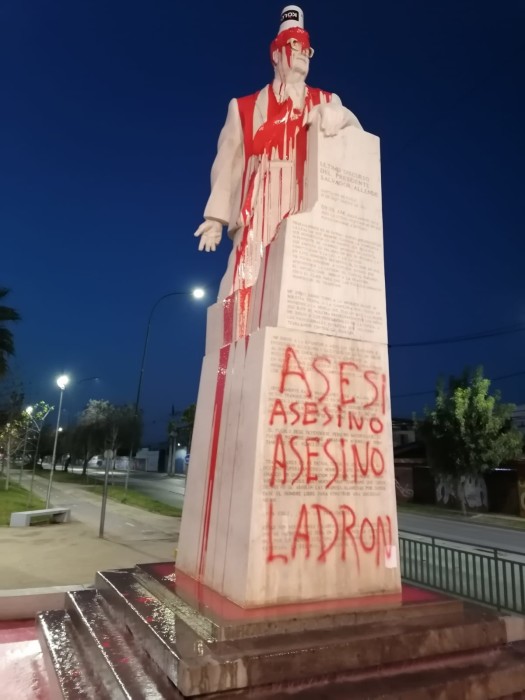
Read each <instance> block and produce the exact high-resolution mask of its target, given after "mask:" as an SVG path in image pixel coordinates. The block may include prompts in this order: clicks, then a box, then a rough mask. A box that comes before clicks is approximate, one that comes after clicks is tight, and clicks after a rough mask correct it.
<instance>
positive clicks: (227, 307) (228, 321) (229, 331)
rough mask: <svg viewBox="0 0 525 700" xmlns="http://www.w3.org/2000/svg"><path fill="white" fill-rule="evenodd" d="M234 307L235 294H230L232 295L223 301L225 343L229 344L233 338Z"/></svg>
mask: <svg viewBox="0 0 525 700" xmlns="http://www.w3.org/2000/svg"><path fill="white" fill-rule="evenodd" d="M233 308H234V303H233V294H230V296H229V297H226V299H225V300H224V301H223V302H222V311H223V326H222V327H223V332H222V335H223V343H222V344H223V345H228V343H231V342H232V339H233Z"/></svg>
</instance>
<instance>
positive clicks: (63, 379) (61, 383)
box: [46, 374, 69, 508]
mask: <svg viewBox="0 0 525 700" xmlns="http://www.w3.org/2000/svg"><path fill="white" fill-rule="evenodd" d="M68 384H69V377H68V376H67V374H62V375H60V377H58V378H57V386H58V388H59V389H60V401H59V403H58V415H57V427H56V430H55V442H54V444H53V457H52V459H51V469H50V471H49V484H48V487H47V498H46V508H49V503H50V501H51V486H52V484H53V474H54V472H55V460H56V456H57V442H58V433H59V432H60V413H61V412H62V399H63V398H64V389H65V388H66V386H67V385H68Z"/></svg>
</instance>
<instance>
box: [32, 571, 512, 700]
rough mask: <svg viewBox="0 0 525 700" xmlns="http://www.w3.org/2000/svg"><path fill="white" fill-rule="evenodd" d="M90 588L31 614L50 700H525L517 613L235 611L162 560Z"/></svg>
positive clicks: (448, 603) (451, 606)
mask: <svg viewBox="0 0 525 700" xmlns="http://www.w3.org/2000/svg"><path fill="white" fill-rule="evenodd" d="M96 583H97V588H96V590H82V591H74V592H72V593H70V594H69V595H68V597H67V601H66V610H64V611H53V612H47V613H42V614H41V615H40V616H39V617H38V625H39V630H40V639H41V644H42V648H43V650H44V655H45V657H46V660H47V669H48V673H49V675H50V677H51V680H52V683H51V686H52V688H53V692H52V697H54V698H71V699H73V698H75V700H76V699H77V698H93V697H96V698H97V699H99V698H111V699H112V700H113V699H114V698H133V700H140V699H141V698H144V699H146V698H147V699H148V700H151V699H152V698H175V699H176V698H183V697H192V696H193V697H194V696H204V697H205V698H208V699H211V698H220V699H221V700H231V699H233V698H243V697H247V698H248V697H249V698H261V699H262V698H285V697H287V698H288V697H290V695H291V696H293V697H294V698H297V699H298V700H306V699H308V698H311V699H312V700H313V699H314V698H360V699H362V698H368V699H370V700H373V699H374V698H376V699H379V698H382V699H389V700H393V699H394V698H399V699H401V698H402V699H403V700H420V699H421V700H422V699H426V698H447V700H454V698H458V699H459V698H461V700H468V699H472V700H474V699H475V700H479V699H481V698H505V697H525V663H524V661H525V642H524V640H525V619H524V618H515V617H509V616H505V615H501V614H498V613H495V612H491V611H489V610H487V609H484V608H480V607H478V606H472V605H467V604H464V603H463V602H462V601H459V600H456V599H452V598H449V597H447V596H443V595H441V594H439V593H435V592H432V591H429V590H424V589H420V588H416V587H413V586H407V585H404V586H403V588H402V597H401V599H400V600H399V599H398V600H396V601H392V600H388V599H387V598H383V599H381V596H373V597H369V598H363V599H361V600H355V599H354V600H352V601H344V600H343V601H341V600H338V601H334V602H330V601H323V602H320V603H319V602H318V603H305V604H299V605H284V606H273V607H271V608H256V609H248V610H246V609H243V608H240V607H239V606H237V605H236V604H234V603H232V602H231V601H228V600H227V599H225V598H222V597H221V596H219V595H218V594H217V593H215V592H213V591H211V590H209V589H207V588H205V587H204V586H201V585H199V584H197V583H196V582H193V581H191V580H190V579H188V578H187V577H185V576H181V575H179V574H177V575H176V574H175V573H174V564H173V563H166V564H148V565H143V566H137V567H136V568H135V569H122V570H113V571H106V572H100V573H99V574H98V575H97V582H96Z"/></svg>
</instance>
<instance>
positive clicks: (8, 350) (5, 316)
mask: <svg viewBox="0 0 525 700" xmlns="http://www.w3.org/2000/svg"><path fill="white" fill-rule="evenodd" d="M8 294H9V289H7V288H6V287H0V377H3V376H4V374H6V372H7V358H8V357H9V356H10V355H14V352H15V344H14V341H13V334H12V332H11V331H10V330H9V329H8V328H6V327H5V324H6V323H8V322H9V321H19V320H20V315H19V314H18V312H17V311H15V310H14V309H12V308H11V307H10V306H3V305H2V300H3V299H4V297H6V296H7V295H8Z"/></svg>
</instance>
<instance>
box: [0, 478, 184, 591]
mask: <svg viewBox="0 0 525 700" xmlns="http://www.w3.org/2000/svg"><path fill="white" fill-rule="evenodd" d="M28 482H29V478H28V477H27V479H26V478H24V482H23V485H26V486H27V485H28ZM46 491H47V478H42V477H40V476H37V477H36V478H35V493H36V494H37V495H39V496H41V497H43V498H45V495H46ZM51 501H52V504H53V505H64V506H71V508H72V510H71V522H70V523H63V524H56V525H34V526H32V527H27V528H10V527H5V528H4V527H2V528H0V590H11V589H23V588H42V587H48V586H69V585H75V584H76V585H79V584H80V585H90V584H92V583H93V582H94V577H95V573H96V572H97V571H98V570H101V569H117V568H126V567H132V566H134V565H135V564H138V563H146V562H155V561H170V560H173V559H174V552H175V547H176V543H177V539H178V533H179V527H180V518H172V517H169V516H166V515H158V514H156V513H149V512H147V511H145V510H142V509H140V508H134V507H133V506H127V505H124V504H122V503H116V502H115V501H112V500H111V499H108V501H107V508H106V520H105V529H104V530H105V531H104V539H99V537H98V531H99V522H100V506H101V498H100V496H97V495H94V494H90V493H89V492H88V491H86V490H84V489H83V488H82V487H81V486H77V485H76V484H70V483H56V484H53V491H52V498H51Z"/></svg>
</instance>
